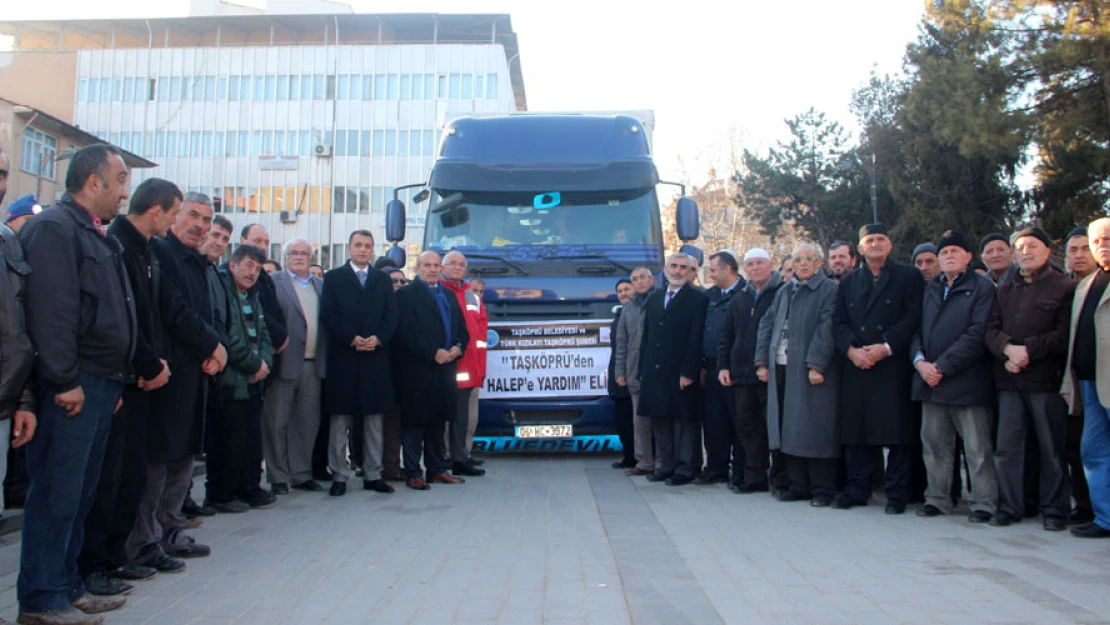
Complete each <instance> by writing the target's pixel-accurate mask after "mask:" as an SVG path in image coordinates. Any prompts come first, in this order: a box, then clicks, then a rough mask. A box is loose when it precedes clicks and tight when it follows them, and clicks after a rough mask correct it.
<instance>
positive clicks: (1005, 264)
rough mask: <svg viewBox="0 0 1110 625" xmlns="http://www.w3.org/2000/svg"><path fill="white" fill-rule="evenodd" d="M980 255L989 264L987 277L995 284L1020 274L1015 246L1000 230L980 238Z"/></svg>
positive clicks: (998, 284) (1003, 282) (984, 262)
mask: <svg viewBox="0 0 1110 625" xmlns="http://www.w3.org/2000/svg"><path fill="white" fill-rule="evenodd" d="M979 256H981V257H983V264H985V265H986V266H987V278H990V281H991V282H993V283H994V285H995V286H1002V285H1003V284H1006V283H1007V282H1009V281H1010V280H1013V279H1014V276H1016V275H1017V274H1018V266H1017V265H1016V264H1014V261H1013V257H1014V248H1013V247H1011V246H1010V239H1007V238H1006V235H1004V234H1002V233H1000V232H992V233H990V234H988V235H987V236H985V237H983V238H982V239H980V240H979Z"/></svg>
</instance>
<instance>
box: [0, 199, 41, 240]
mask: <svg viewBox="0 0 1110 625" xmlns="http://www.w3.org/2000/svg"><path fill="white" fill-rule="evenodd" d="M41 212H42V207H41V206H39V201H38V200H36V199H35V196H34V195H32V194H30V193H28V194H27V195H24V196H23V197H21V198H19V199H17V200H13V201H12V203H11V205H10V206H8V216H7V217H6V218H5V219H4V223H5V224H7V226H8V227H9V228H11V229H12V230H14V231H15V233H16V234H19V229H20V228H22V227H23V224H25V223H27V220H28V219H30V218H32V217H34V216H35V215H38V214H39V213H41Z"/></svg>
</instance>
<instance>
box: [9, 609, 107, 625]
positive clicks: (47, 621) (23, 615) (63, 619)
mask: <svg viewBox="0 0 1110 625" xmlns="http://www.w3.org/2000/svg"><path fill="white" fill-rule="evenodd" d="M103 622H104V617H103V616H92V615H88V614H85V613H84V612H82V611H80V610H78V609H77V608H75V607H73V606H68V605H67V606H66V607H65V608H63V609H61V610H50V611H49V612H20V613H19V618H18V619H16V623H19V625H100V624H101V623H103Z"/></svg>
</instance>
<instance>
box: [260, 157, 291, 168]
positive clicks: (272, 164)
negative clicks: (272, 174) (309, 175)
mask: <svg viewBox="0 0 1110 625" xmlns="http://www.w3.org/2000/svg"><path fill="white" fill-rule="evenodd" d="M258 168H259V169H261V170H263V171H297V157H296V156H259V157H258Z"/></svg>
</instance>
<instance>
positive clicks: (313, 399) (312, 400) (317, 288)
mask: <svg viewBox="0 0 1110 625" xmlns="http://www.w3.org/2000/svg"><path fill="white" fill-rule="evenodd" d="M311 262H312V244H310V243H309V242H308V241H306V240H305V239H294V240H292V241H290V242H288V243H286V244H285V270H284V271H278V272H276V273H274V274H271V276H270V277H271V278H273V283H274V289H275V292H276V294H277V303H278V306H280V307H281V312H282V316H283V317H285V330H286V333H287V337H288V338H287V340H288V341H289V343H288V345H287V346H286V348H285V351H284V352H283V353H282V356H281V358H280V359H278V362H277V365H276V367H275V369H276V371H275V374H276V375H274V376H272V378H271V381H270V384H269V387H268V388H267V389H266V403H265V411H264V416H263V424H262V449H263V451H264V452H265V456H266V473H267V478H266V479H267V481H268V482H270V488H271V490H272V491H273V493H274V494H275V495H285V494H288V493H289V487H290V486H292V487H293V488H295V489H297V490H303V491H318V490H322V489H323V487H322V486H320V484H318V483H317V482H316V481H315V480H313V479H312V446H313V443H314V442H315V441H316V431H317V429H319V427H320V385H321V380H322V379H323V378H324V376H325V372H326V371H327V369H326V363H327V344H328V340H327V334H326V332H321V330H322V329H323V328H322V327H321V325H320V323H319V318H320V312H319V311H320V293H321V291H323V289H324V283H323V281H322V280H318V279H317V278H315V277H313V275H312V274H311V273H310V272H309V270H308V267H309V263H311Z"/></svg>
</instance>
